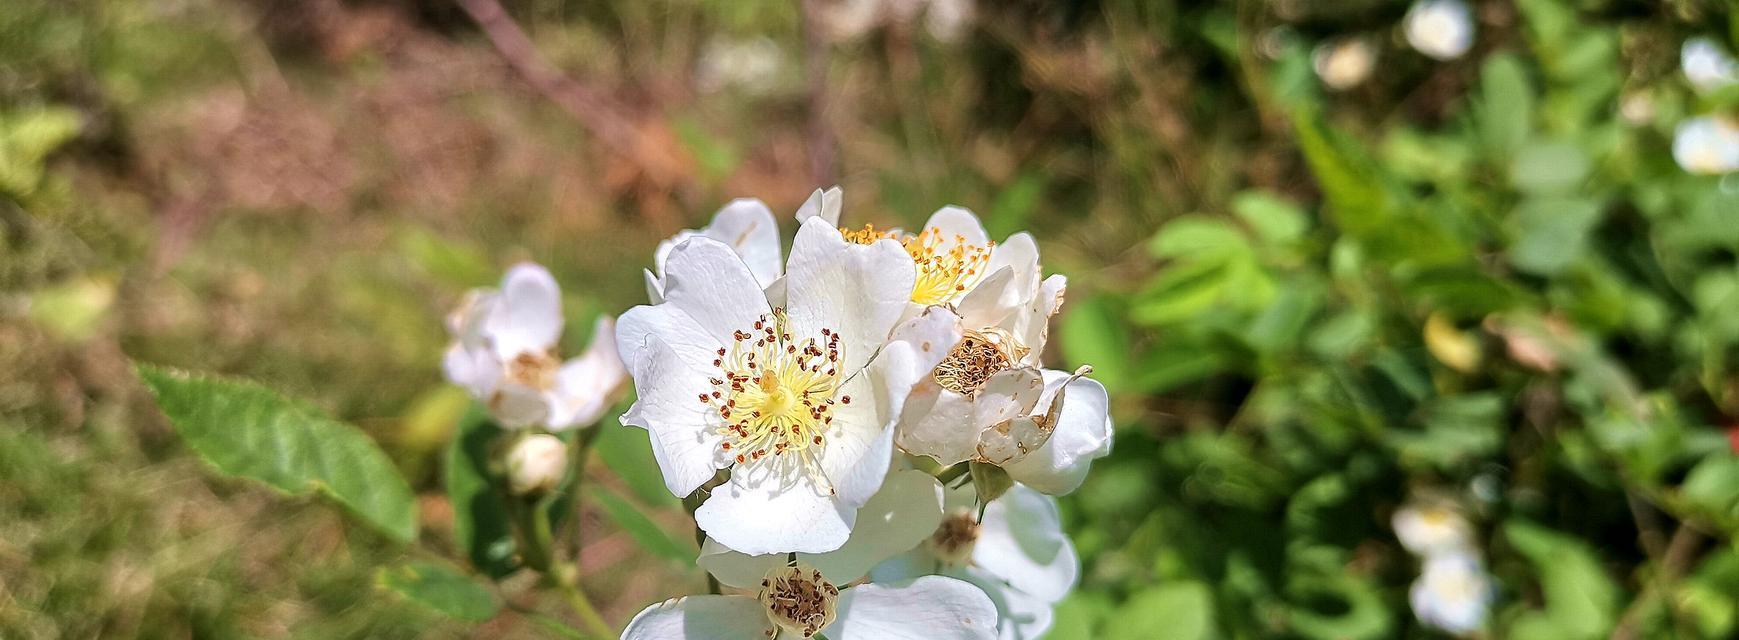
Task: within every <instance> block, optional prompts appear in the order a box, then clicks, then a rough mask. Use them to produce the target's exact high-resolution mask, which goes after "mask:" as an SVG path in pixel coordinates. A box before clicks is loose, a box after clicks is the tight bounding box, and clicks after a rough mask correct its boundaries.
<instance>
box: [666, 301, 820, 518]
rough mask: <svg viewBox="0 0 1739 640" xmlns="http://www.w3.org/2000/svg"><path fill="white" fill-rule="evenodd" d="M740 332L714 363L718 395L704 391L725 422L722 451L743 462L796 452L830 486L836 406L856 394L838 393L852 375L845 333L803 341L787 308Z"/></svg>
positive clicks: (795, 457) (704, 400)
mask: <svg viewBox="0 0 1739 640" xmlns="http://www.w3.org/2000/svg"><path fill="white" fill-rule="evenodd" d="M733 337H734V338H735V340H736V341H735V343H733V344H732V345H731V346H730V347H729V348H728V349H719V350H718V353H717V354H716V355H717V358H716V359H714V360H713V366H715V367H718V371H719V372H718V375H717V376H716V377H713V378H711V379H710V380H708V382H710V383H712V388H713V390H712V392H711V393H707V394H703V395H701V396H700V400H701V402H702V403H705V404H706V405H707V406H708V407H710V408H711V410H712V411H713V412H714V413H715V414H717V415H718V416H719V418H721V419H722V420H723V422H724V425H723V426H721V427H719V428H718V433H719V434H720V435H722V436H724V442H723V443H721V444H720V445H719V448H720V449H721V450H722V451H723V452H724V453H725V454H726V455H727V456H728V457H730V458H732V459H733V460H735V461H736V462H737V463H739V464H740V463H747V462H752V461H758V460H762V459H763V458H769V457H771V458H773V459H785V456H792V457H791V458H790V459H791V460H794V461H795V462H796V463H797V464H798V465H799V466H801V467H802V468H804V469H805V470H806V471H807V472H808V473H810V474H811V476H812V477H814V478H816V479H817V481H818V482H819V483H820V484H821V485H822V486H823V487H830V484H829V483H827V482H825V479H824V478H822V477H821V474H820V452H821V449H822V447H823V446H824V445H825V444H826V434H825V432H826V430H827V428H828V426H829V424H831V423H832V422H833V408H834V406H835V405H836V403H844V404H850V403H851V396H840V397H838V398H835V394H836V393H838V392H839V390H840V386H841V384H842V383H843V382H844V378H845V376H844V375H843V373H844V364H843V363H842V362H841V361H840V354H839V333H838V332H836V331H833V330H831V329H822V330H821V335H820V336H819V337H804V338H801V339H799V338H797V337H794V336H792V335H791V333H790V328H789V326H788V323H787V322H786V319H785V311H784V309H776V310H774V311H773V313H772V314H771V315H766V316H761V319H760V320H757V321H756V322H755V326H754V327H753V328H752V329H750V330H747V331H737V332H735V334H734V335H733Z"/></svg>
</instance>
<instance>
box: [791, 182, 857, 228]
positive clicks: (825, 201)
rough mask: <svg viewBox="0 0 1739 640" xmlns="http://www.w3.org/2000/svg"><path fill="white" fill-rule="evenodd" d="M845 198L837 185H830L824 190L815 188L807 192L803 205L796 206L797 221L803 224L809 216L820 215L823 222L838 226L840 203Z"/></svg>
mask: <svg viewBox="0 0 1739 640" xmlns="http://www.w3.org/2000/svg"><path fill="white" fill-rule="evenodd" d="M844 199H845V193H844V192H843V191H841V190H840V188H839V187H831V188H829V189H827V190H826V191H822V190H820V189H816V190H815V193H811V194H809V199H808V200H804V201H803V206H801V207H798V208H797V223H798V224H803V223H804V222H806V221H808V220H809V219H810V218H815V217H820V218H821V220H822V221H823V222H826V223H827V224H829V225H832V226H835V227H837V226H839V210H840V205H841V204H842V203H843V200H844Z"/></svg>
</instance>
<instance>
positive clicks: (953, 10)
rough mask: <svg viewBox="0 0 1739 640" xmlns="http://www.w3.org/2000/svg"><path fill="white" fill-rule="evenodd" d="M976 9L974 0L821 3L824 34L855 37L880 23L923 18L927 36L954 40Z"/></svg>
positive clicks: (841, 0)
mask: <svg viewBox="0 0 1739 640" xmlns="http://www.w3.org/2000/svg"><path fill="white" fill-rule="evenodd" d="M976 13H977V10H976V8H975V6H974V2H973V0H837V1H835V2H830V3H826V4H824V5H822V7H821V12H820V18H821V24H822V28H823V29H824V30H825V31H826V33H827V36H828V37H829V38H831V39H834V40H855V39H857V38H859V37H862V36H864V35H865V34H868V33H869V32H871V31H874V30H875V29H877V28H879V27H883V26H892V25H899V26H902V27H904V26H908V25H911V24H913V23H914V22H916V21H917V19H918V17H919V16H920V15H922V16H923V18H924V27H925V29H926V30H927V31H929V33H930V36H931V37H934V38H936V39H937V40H939V41H941V42H954V41H956V40H959V39H960V37H961V36H963V35H965V34H966V32H967V30H968V29H969V28H970V27H971V26H972V21H973V19H974V17H975V15H976Z"/></svg>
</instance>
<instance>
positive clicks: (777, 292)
mask: <svg viewBox="0 0 1739 640" xmlns="http://www.w3.org/2000/svg"><path fill="white" fill-rule="evenodd" d="M762 292H763V293H765V294H766V295H767V306H769V307H773V308H778V307H783V306H785V276H779V277H778V278H774V279H773V282H772V283H771V284H768V285H767V288H766V289H764V290H762Z"/></svg>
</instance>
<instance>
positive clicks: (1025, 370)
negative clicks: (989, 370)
mask: <svg viewBox="0 0 1739 640" xmlns="http://www.w3.org/2000/svg"><path fill="white" fill-rule="evenodd" d="M1044 395H1045V380H1044V374H1043V373H1041V372H1040V371H1039V370H1038V369H1033V368H1030V367H1018V368H1014V369H1006V370H1003V371H998V372H996V374H995V375H992V376H990V379H989V380H986V381H984V386H982V387H979V388H978V393H977V394H974V396H973V402H972V404H973V423H972V424H973V425H974V426H975V427H977V428H978V429H980V430H982V429H985V428H987V427H991V426H994V425H996V424H998V423H1001V422H1003V421H1005V420H1012V419H1014V418H1015V417H1016V416H1022V415H1027V414H1030V413H1032V412H1033V408H1034V407H1036V406H1038V404H1039V400H1040V399H1041V398H1043V397H1044Z"/></svg>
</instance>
